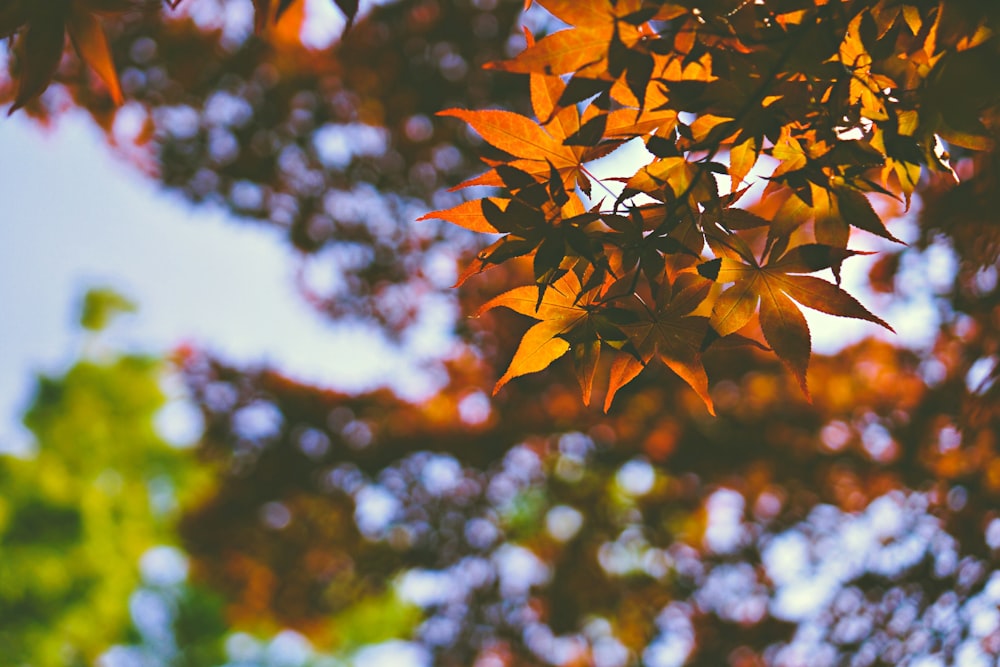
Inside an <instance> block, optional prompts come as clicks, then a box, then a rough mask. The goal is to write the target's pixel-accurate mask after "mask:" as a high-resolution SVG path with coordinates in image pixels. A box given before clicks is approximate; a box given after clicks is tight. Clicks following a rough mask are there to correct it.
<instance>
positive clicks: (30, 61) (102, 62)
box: [0, 0, 136, 115]
mask: <svg viewBox="0 0 1000 667" xmlns="http://www.w3.org/2000/svg"><path fill="white" fill-rule="evenodd" d="M135 6H136V2H135V0H70V1H69V2H59V3H49V2H38V1H37V0H34V1H32V2H28V1H27V0H14V1H13V2H10V3H9V4H8V5H7V7H5V8H4V9H3V10H0V11H2V13H0V37H6V36H9V35H13V34H14V33H16V32H19V31H21V32H23V34H22V35H21V36H20V37H19V40H18V48H19V50H20V57H21V59H22V65H21V68H22V69H21V75H20V79H19V81H18V88H17V96H16V98H15V99H14V104H13V106H11V108H10V110H9V111H8V115H10V114H12V113H14V112H15V111H17V110H18V109H20V108H21V107H23V106H24V105H25V104H27V103H28V102H30V101H31V100H33V99H35V98H36V97H38V96H39V95H41V94H42V93H43V92H44V91H45V89H46V88H48V86H49V84H50V83H51V82H52V78H53V77H54V76H55V73H56V70H57V69H58V67H59V61H60V60H61V59H62V53H63V46H64V44H65V39H66V35H67V34H68V35H69V37H70V40H71V41H72V43H73V47H74V48H75V49H76V52H77V54H78V55H79V56H80V59H81V60H82V61H83V62H85V63H86V64H87V65H89V66H90V67H91V68H93V70H94V71H95V72H96V73H97V75H98V76H99V77H101V79H102V80H103V81H104V83H105V85H106V86H107V87H108V93H109V94H110V95H111V99H112V100H113V101H114V103H115V104H121V103H122V101H123V100H122V91H121V86H120V84H119V83H118V74H117V72H116V70H115V65H114V61H113V60H112V58H111V51H110V49H109V48H108V41H107V38H106V37H105V35H104V30H103V28H102V27H101V24H100V21H99V20H98V18H97V17H98V16H114V15H119V14H123V13H125V12H126V11H127V10H129V9H131V8H134V7H135Z"/></svg>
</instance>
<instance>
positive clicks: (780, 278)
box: [698, 243, 893, 396]
mask: <svg viewBox="0 0 1000 667" xmlns="http://www.w3.org/2000/svg"><path fill="white" fill-rule="evenodd" d="M858 254H865V253H861V252H858V251H853V250H845V249H841V248H835V247H832V246H826V245H821V244H817V243H811V244H805V245H800V246H795V247H793V248H791V249H789V250H788V251H787V252H785V253H784V254H783V255H782V256H781V257H780V258H778V259H776V260H772V261H769V262H768V263H767V264H765V265H764V266H760V265H759V264H758V262H757V261H756V259H755V258H754V257H753V256H752V255H750V256H747V254H746V253H745V252H740V253H738V254H737V255H735V257H738V258H734V255H733V254H729V255H728V256H723V257H719V258H717V259H714V260H711V261H709V262H706V263H704V264H702V265H700V266H699V268H698V271H699V273H700V274H701V275H703V276H705V277H706V278H709V279H711V280H714V281H716V282H718V283H722V284H730V283H731V285H730V287H728V288H727V289H726V290H725V291H723V292H722V293H721V294H720V295H719V297H718V298H717V299H716V301H715V304H714V305H713V307H712V316H711V318H710V320H709V323H710V325H711V327H712V329H713V330H714V331H715V332H716V333H718V334H719V335H720V336H727V335H729V334H732V333H735V332H736V331H739V330H740V329H742V328H743V327H744V326H746V325H747V323H748V322H749V321H750V319H751V318H752V317H753V315H754V313H755V312H757V306H758V303H759V305H760V325H761V329H762V331H763V333H764V338H765V339H766V340H767V343H768V345H770V346H771V348H772V349H773V350H774V352H775V354H777V355H778V358H779V359H781V361H782V362H783V363H784V364H785V365H786V366H788V368H789V370H791V371H792V373H793V374H794V375H795V377H796V379H798V381H799V385H800V386H801V387H802V391H803V392H804V393H805V394H806V396H808V395H809V390H808V387H807V384H806V369H807V368H808V366H809V350H810V347H811V339H810V335H809V327H808V326H807V324H806V321H805V318H804V317H803V316H802V313H801V312H800V311H799V309H798V308H797V307H796V306H795V304H794V303H793V301H792V300H794V301H796V302H798V303H800V304H801V305H803V306H806V307H808V308H812V309H814V310H818V311H820V312H823V313H827V314H829V315H837V316H839V317H851V318H855V319H861V320H867V321H869V322H874V323H875V324H878V325H880V326H882V327H885V328H886V329H888V330H889V331H892V330H893V329H892V327H890V326H889V325H888V324H886V323H885V322H884V321H883V320H882V319H881V318H879V317H877V316H875V315H873V314H872V313H870V312H869V311H868V310H867V309H866V308H865V307H864V306H862V305H861V304H860V303H859V302H858V301H857V300H856V299H855V298H854V297H852V296H851V295H850V294H848V293H847V292H845V291H844V290H843V289H841V288H840V287H838V286H836V285H834V284H832V283H828V282H826V281H825V280H822V279H820V278H816V277H814V276H807V275H799V274H805V273H813V272H816V271H820V270H823V269H827V268H830V267H832V266H834V265H835V264H838V263H839V262H842V261H843V260H844V259H846V258H848V257H851V256H854V255H858Z"/></svg>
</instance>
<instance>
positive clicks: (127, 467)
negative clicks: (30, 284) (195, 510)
mask: <svg viewBox="0 0 1000 667" xmlns="http://www.w3.org/2000/svg"><path fill="white" fill-rule="evenodd" d="M161 368H162V364H161V362H160V361H157V360H155V359H152V358H146V357H137V356H123V357H118V358H113V359H108V360H101V361H94V360H88V359H84V360H81V361H79V362H77V363H76V364H75V365H74V366H73V367H72V368H71V369H70V370H69V371H67V372H66V374H65V375H64V376H62V377H41V378H39V380H38V384H37V387H36V390H35V396H34V398H33V400H32V403H31V406H30V407H29V409H28V412H27V414H26V415H25V424H26V425H27V426H28V428H29V429H30V430H31V432H32V434H33V435H34V438H35V442H36V447H37V451H36V452H35V453H34V454H33V455H32V456H31V457H30V458H24V459H22V458H17V457H13V456H4V457H3V458H2V459H0V480H2V481H0V487H2V488H3V494H2V496H0V573H2V574H0V644H2V645H3V647H4V655H5V658H4V659H5V661H8V664H17V665H20V664H31V665H37V666H39V667H42V666H46V665H53V666H56V665H60V666H61V665H85V664H91V663H92V662H93V660H94V659H95V657H96V656H97V655H98V654H99V653H100V652H101V651H103V650H104V649H105V648H107V647H108V645H109V644H110V643H112V642H114V641H117V640H119V639H121V638H122V636H123V633H124V632H125V629H126V627H127V625H128V620H129V616H128V609H127V604H126V603H127V600H128V596H129V594H130V593H131V591H132V589H133V588H134V587H135V586H136V584H137V582H138V559H139V557H140V556H141V555H142V554H143V552H144V551H145V550H146V549H148V548H149V547H151V546H153V545H155V544H157V543H159V542H161V541H164V540H170V535H171V531H170V523H171V520H172V519H173V517H174V516H175V514H176V511H177V507H178V505H177V502H178V498H179V494H180V493H182V492H183V489H184V488H185V485H186V484H187V482H188V480H189V474H188V473H187V472H186V471H185V467H184V464H183V461H182V457H181V455H180V454H179V453H178V452H177V451H175V450H173V449H172V448H170V447H169V446H168V445H167V444H166V443H164V442H163V441H162V440H161V439H160V437H159V436H157V434H156V433H155V431H154V428H153V416H154V415H155V414H156V412H157V411H158V410H159V409H160V408H161V407H162V406H163V404H164V397H163V393H162V391H161V389H160V376H161Z"/></svg>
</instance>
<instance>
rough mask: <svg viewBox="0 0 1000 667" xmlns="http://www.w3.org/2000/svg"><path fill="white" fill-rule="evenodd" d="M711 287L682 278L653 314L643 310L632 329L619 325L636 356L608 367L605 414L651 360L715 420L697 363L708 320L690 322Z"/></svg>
mask: <svg viewBox="0 0 1000 667" xmlns="http://www.w3.org/2000/svg"><path fill="white" fill-rule="evenodd" d="M711 286H712V284H711V282H710V281H707V280H703V279H700V278H698V276H695V275H693V274H682V276H681V277H679V278H678V280H677V282H676V283H675V284H674V285H673V286H672V289H665V290H662V291H661V295H662V296H661V299H660V300H659V303H658V304H657V306H656V308H655V310H648V311H647V312H645V313H644V315H643V316H641V317H639V318H638V319H637V321H636V322H635V323H634V324H623V325H622V326H621V329H622V331H623V332H625V334H626V335H627V336H628V338H629V340H630V341H631V343H632V346H633V347H634V349H636V350H638V355H633V354H627V353H620V354H619V355H618V356H617V357H616V359H615V362H614V364H613V365H612V367H611V380H610V384H609V386H608V393H607V396H606V397H605V400H604V411H605V412H607V411H608V409H609V408H610V407H611V403H612V401H614V398H615V394H617V393H618V390H619V389H621V388H622V387H624V386H625V385H626V384H628V383H629V382H631V381H632V380H634V379H635V378H636V376H638V375H639V373H641V372H642V370H643V369H645V368H646V367H647V365H648V364H649V363H650V362H651V361H653V360H654V359H659V360H660V361H661V362H662V363H663V364H665V365H666V366H667V367H668V368H670V370H672V371H673V372H674V373H676V374H677V375H679V376H680V377H681V379H683V380H684V381H685V382H687V383H688V385H690V386H691V388H692V389H694V391H695V393H697V394H698V396H699V397H700V398H701V400H703V401H704V402H705V407H707V408H708V411H709V412H710V413H711V414H713V415H714V414H715V408H714V407H713V405H712V397H711V396H709V393H708V376H707V375H706V374H705V368H704V366H702V363H701V353H702V345H703V343H704V341H705V335H706V333H707V331H708V318H707V317H699V316H692V315H690V313H691V312H692V311H693V310H695V309H696V308H698V306H699V305H701V303H702V302H703V301H705V299H706V298H708V294H709V291H710V289H711Z"/></svg>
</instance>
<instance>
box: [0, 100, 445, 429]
mask: <svg viewBox="0 0 1000 667" xmlns="http://www.w3.org/2000/svg"><path fill="white" fill-rule="evenodd" d="M0 146H2V147H3V150H2V151H0V193H2V197H3V200H4V221H3V224H2V225H0V313H2V314H0V341H2V345H0V446H6V447H10V446H12V445H17V444H18V441H19V440H20V439H22V438H23V437H24V435H23V433H22V432H20V431H19V429H18V428H17V426H16V424H17V421H18V415H19V413H20V412H21V411H22V410H23V407H24V406H25V405H26V402H27V400H28V399H29V392H30V387H31V384H30V380H31V378H32V377H33V374H35V373H37V372H49V373H56V372H59V371H60V370H62V369H63V368H64V367H65V365H66V364H67V363H69V362H70V361H72V359H73V358H74V356H75V354H76V353H77V352H78V350H79V349H80V345H81V344H82V338H81V335H80V334H79V332H78V330H77V328H76V326H75V321H76V318H77V314H78V304H79V299H80V297H81V296H82V294H83V293H84V291H85V290H86V289H87V288H88V287H93V286H110V287H112V288H114V289H116V290H118V291H120V292H122V293H123V294H125V295H127V296H128V297H130V298H132V299H133V300H135V301H136V302H137V303H138V304H139V307H140V311H139V313H138V315H136V316H134V317H130V318H127V319H126V320H125V321H123V322H121V323H120V325H119V326H117V327H116V328H114V329H113V330H112V332H111V340H110V341H109V342H111V343H113V344H114V345H116V346H123V347H125V348H127V349H138V350H148V351H152V352H163V351H167V350H169V349H171V348H172V347H174V346H176V345H178V344H181V343H193V344H195V345H197V346H199V347H201V348H205V349H208V350H209V351H211V352H213V353H215V354H217V355H219V356H220V357H221V358H222V359H225V360H227V361H231V362H234V363H238V364H250V365H260V364H267V365H271V366H274V367H277V368H279V369H281V370H282V371H283V372H286V373H287V374H289V375H290V376H292V377H294V378H296V379H299V380H302V381H306V382H312V383H316V384H319V385H321V386H325V387H332V388H336V389H342V390H349V391H360V390H365V389H370V388H373V387H376V386H380V385H390V386H394V387H396V388H398V389H399V390H401V391H402V392H403V393H404V394H407V395H410V396H419V395H421V394H424V393H426V392H427V391H428V390H429V389H430V388H432V387H433V386H434V382H435V378H434V375H433V373H430V372H428V371H427V370H426V364H425V363H424V362H426V361H427V360H428V359H430V358H432V357H434V356H435V353H436V351H437V350H439V349H440V344H441V343H443V342H446V332H447V330H448V329H449V327H450V318H451V314H450V312H447V311H446V310H442V312H439V313H436V314H435V313H428V317H427V318H425V319H426V321H425V325H424V326H423V327H422V329H421V331H420V332H419V335H418V336H416V337H415V338H414V339H413V340H412V341H411V344H410V345H409V346H408V348H407V349H405V350H402V351H401V350H398V349H394V348H393V347H392V346H390V345H388V344H387V343H386V342H385V341H384V340H382V339H381V337H380V336H379V335H378V334H377V333H376V332H373V331H371V330H369V329H367V328H365V327H363V326H360V325H340V324H338V325H333V324H332V323H331V322H329V320H326V319H324V318H322V317H321V316H319V315H317V314H316V313H315V312H314V311H312V310H311V308H310V307H309V306H307V305H306V304H305V303H304V301H303V300H302V299H301V298H300V297H299V295H298V294H297V293H296V291H295V287H294V281H293V277H294V272H295V270H296V267H297V266H298V264H299V262H300V258H299V257H297V255H296V254H295V252H294V251H293V250H291V249H290V248H289V246H288V244H287V243H285V242H284V239H283V234H282V232H281V231H280V230H277V229H271V228H268V227H265V226H262V225H248V224H241V223H239V222H237V221H234V220H232V219H230V218H228V217H227V215H226V214H225V213H224V212H223V211H221V210H219V209H217V208H213V207H207V206H200V207H195V206H191V205H190V204H188V203H187V202H185V201H183V200H182V199H181V198H179V197H177V196H174V195H171V194H169V193H166V192H164V191H162V190H160V189H159V188H158V187H157V185H156V183H155V182H153V181H152V180H150V179H148V178H147V177H146V176H144V175H142V174H140V173H139V172H138V171H137V170H136V169H134V168H133V167H132V166H130V165H128V164H126V163H125V162H124V161H123V160H121V159H120V158H118V157H116V156H115V155H113V154H112V152H111V151H110V150H109V149H108V147H107V145H106V143H105V142H104V140H103V138H102V136H101V134H100V132H99V130H98V129H97V128H95V127H94V126H93V125H92V123H91V121H89V119H87V118H85V117H83V116H81V115H74V114H70V115H67V116H64V117H62V118H61V119H60V120H59V121H58V123H57V125H56V126H55V127H54V128H48V129H42V128H40V127H39V126H37V125H36V124H34V123H32V122H31V121H29V120H27V119H26V118H25V117H24V116H23V115H15V116H14V117H12V118H9V119H4V120H3V121H0Z"/></svg>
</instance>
